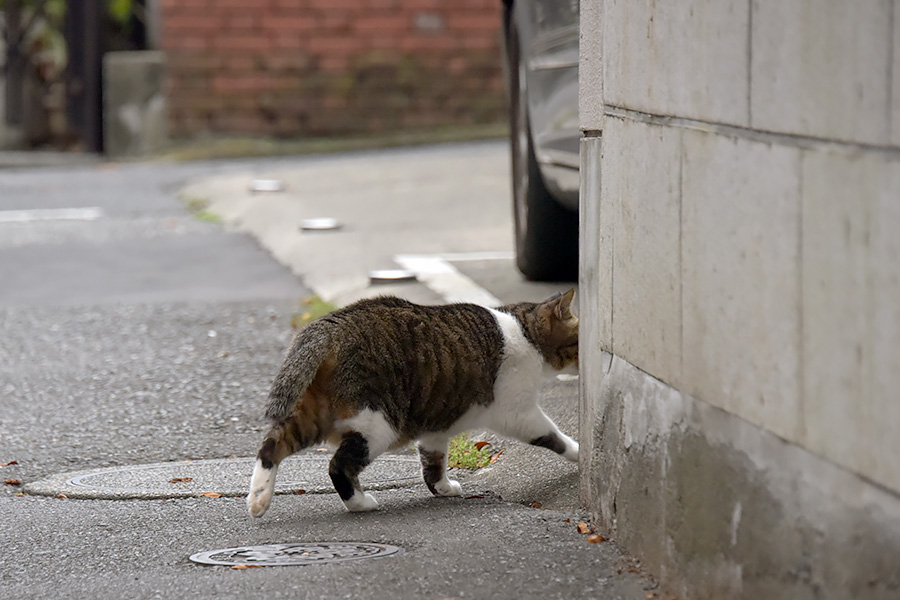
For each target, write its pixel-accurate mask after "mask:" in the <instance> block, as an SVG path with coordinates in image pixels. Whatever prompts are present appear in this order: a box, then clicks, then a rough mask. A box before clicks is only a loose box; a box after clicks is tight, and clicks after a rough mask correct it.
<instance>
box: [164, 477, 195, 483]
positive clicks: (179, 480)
mask: <svg viewBox="0 0 900 600" xmlns="http://www.w3.org/2000/svg"><path fill="white" fill-rule="evenodd" d="M193 480H194V478H193V477H173V478H172V479H170V480H169V483H187V482H188V481H193Z"/></svg>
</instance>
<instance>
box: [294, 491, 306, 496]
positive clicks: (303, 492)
mask: <svg viewBox="0 0 900 600" xmlns="http://www.w3.org/2000/svg"><path fill="white" fill-rule="evenodd" d="M294 493H295V494H297V495H298V496H302V495H303V494H305V493H306V490H297V491H296V492H294Z"/></svg>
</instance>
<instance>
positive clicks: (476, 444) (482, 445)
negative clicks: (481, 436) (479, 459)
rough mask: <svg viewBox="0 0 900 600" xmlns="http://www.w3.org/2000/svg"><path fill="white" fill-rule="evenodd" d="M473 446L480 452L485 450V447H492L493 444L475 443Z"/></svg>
mask: <svg viewBox="0 0 900 600" xmlns="http://www.w3.org/2000/svg"><path fill="white" fill-rule="evenodd" d="M472 445H473V446H475V447H476V448H478V449H479V450H481V449H482V448H484V447H485V446H490V445H491V443H490V442H475V443H474V444H472Z"/></svg>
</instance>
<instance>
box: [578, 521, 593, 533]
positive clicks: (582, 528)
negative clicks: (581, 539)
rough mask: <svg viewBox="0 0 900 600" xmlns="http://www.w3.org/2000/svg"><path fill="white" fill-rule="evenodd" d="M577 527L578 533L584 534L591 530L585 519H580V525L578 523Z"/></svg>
mask: <svg viewBox="0 0 900 600" xmlns="http://www.w3.org/2000/svg"><path fill="white" fill-rule="evenodd" d="M575 528H576V529H577V530H578V533H580V534H582V535H583V534H585V533H590V532H591V526H590V525H588V524H587V523H585V522H584V521H578V525H576V526H575Z"/></svg>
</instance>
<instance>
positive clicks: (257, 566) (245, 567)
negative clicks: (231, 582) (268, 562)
mask: <svg viewBox="0 0 900 600" xmlns="http://www.w3.org/2000/svg"><path fill="white" fill-rule="evenodd" d="M231 568H232V569H236V570H239V571H242V570H244V569H262V565H234V566H233V567H231Z"/></svg>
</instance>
